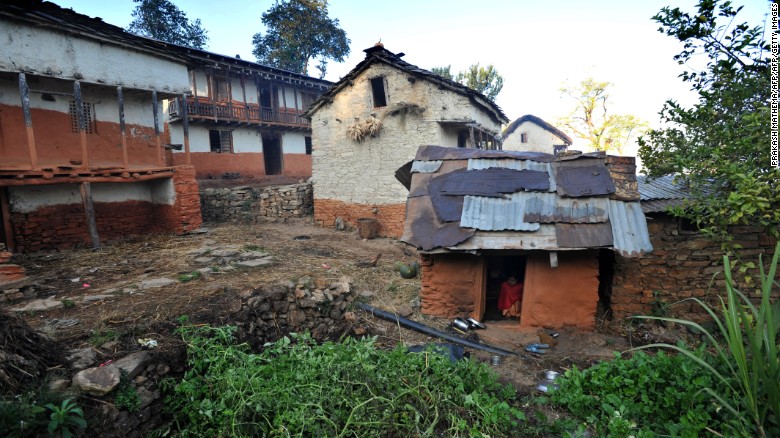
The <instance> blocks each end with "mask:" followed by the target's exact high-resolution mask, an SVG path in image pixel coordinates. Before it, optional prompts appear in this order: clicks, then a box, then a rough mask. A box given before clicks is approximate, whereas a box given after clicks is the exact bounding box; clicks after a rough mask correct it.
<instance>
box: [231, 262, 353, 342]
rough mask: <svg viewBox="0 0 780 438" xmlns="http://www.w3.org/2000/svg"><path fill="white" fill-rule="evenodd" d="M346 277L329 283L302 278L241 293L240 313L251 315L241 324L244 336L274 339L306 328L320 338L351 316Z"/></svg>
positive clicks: (316, 337) (351, 293)
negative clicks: (294, 281)
mask: <svg viewBox="0 0 780 438" xmlns="http://www.w3.org/2000/svg"><path fill="white" fill-rule="evenodd" d="M351 281H352V280H351V279H350V278H349V277H341V278H340V279H339V280H338V281H335V282H329V281H328V280H325V279H322V278H312V277H308V276H304V277H301V278H300V279H299V280H298V282H297V283H289V284H278V285H274V286H268V287H265V288H263V289H257V290H254V291H249V292H246V293H244V294H243V295H242V306H241V310H242V314H245V315H253V317H250V318H248V320H247V321H246V323H244V326H245V327H244V329H245V332H246V334H247V335H249V336H251V337H253V338H255V339H262V340H263V341H264V342H273V341H275V340H277V339H279V338H280V337H282V336H284V335H286V334H288V333H290V332H304V331H308V332H310V333H311V334H312V336H313V337H314V338H315V339H322V338H324V337H325V335H327V334H328V333H329V332H330V330H331V329H332V328H333V327H334V325H336V324H337V323H338V322H340V321H342V320H344V319H348V318H349V317H350V315H349V312H348V309H349V307H350V304H351V303H352V301H353V300H354V298H355V294H354V293H353V291H352V288H351V286H350V283H351Z"/></svg>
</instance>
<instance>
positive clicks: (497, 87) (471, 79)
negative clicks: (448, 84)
mask: <svg viewBox="0 0 780 438" xmlns="http://www.w3.org/2000/svg"><path fill="white" fill-rule="evenodd" d="M451 68H452V66H451V65H448V66H446V67H433V68H432V69H431V73H434V74H437V75H439V76H441V77H443V78H446V79H449V80H451V81H455V82H458V83H460V84H463V85H465V86H467V87H469V88H471V89H472V90H475V91H478V92H480V93H482V94H483V95H484V96H485V97H487V98H488V99H490V100H493V101H495V100H496V97H497V96H498V93H500V92H501V89H502V88H504V78H503V76H501V75H500V74H499V73H498V71H496V69H495V67H493V64H489V65H488V66H487V67H482V66H480V65H479V63H476V64H472V65H470V66H469V68H467V69H466V70H463V71H461V72H458V74H457V75H453V74H452V72H451V71H450V69H451Z"/></svg>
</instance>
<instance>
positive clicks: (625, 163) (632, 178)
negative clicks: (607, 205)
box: [605, 155, 639, 201]
mask: <svg viewBox="0 0 780 438" xmlns="http://www.w3.org/2000/svg"><path fill="white" fill-rule="evenodd" d="M605 164H606V165H607V168H608V169H609V176H610V177H612V182H613V183H615V193H613V194H612V195H611V196H610V197H609V198H610V199H617V200H620V201H639V185H638V183H637V180H636V158H634V157H618V156H615V155H607V159H606V163H605Z"/></svg>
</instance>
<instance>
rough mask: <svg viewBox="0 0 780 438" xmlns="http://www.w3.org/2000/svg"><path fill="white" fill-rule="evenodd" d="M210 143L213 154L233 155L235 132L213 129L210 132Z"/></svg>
mask: <svg viewBox="0 0 780 438" xmlns="http://www.w3.org/2000/svg"><path fill="white" fill-rule="evenodd" d="M209 143H210V145H211V152H216V153H223V154H230V153H233V132H232V131H220V130H216V129H212V130H210V131H209Z"/></svg>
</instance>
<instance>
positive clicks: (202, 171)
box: [173, 152, 311, 179]
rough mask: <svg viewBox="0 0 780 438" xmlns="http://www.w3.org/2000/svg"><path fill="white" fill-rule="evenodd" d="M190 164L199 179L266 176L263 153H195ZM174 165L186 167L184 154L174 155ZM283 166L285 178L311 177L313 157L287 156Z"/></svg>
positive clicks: (191, 154) (304, 155)
mask: <svg viewBox="0 0 780 438" xmlns="http://www.w3.org/2000/svg"><path fill="white" fill-rule="evenodd" d="M190 162H191V163H192V165H193V166H195V169H196V172H197V178H198V179H210V178H220V177H221V176H222V175H223V174H225V173H238V174H239V175H240V177H241V178H260V177H264V176H266V174H265V161H263V153H262V152H242V153H237V154H217V153H211V152H193V153H190ZM173 163H174V164H175V165H177V166H180V165H184V164H185V163H186V157H185V155H184V153H180V152H179V153H174V154H173ZM282 164H283V170H282V174H283V175H284V176H295V177H301V178H308V177H310V176H311V155H306V154H285V155H284V158H283V163H282Z"/></svg>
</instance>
